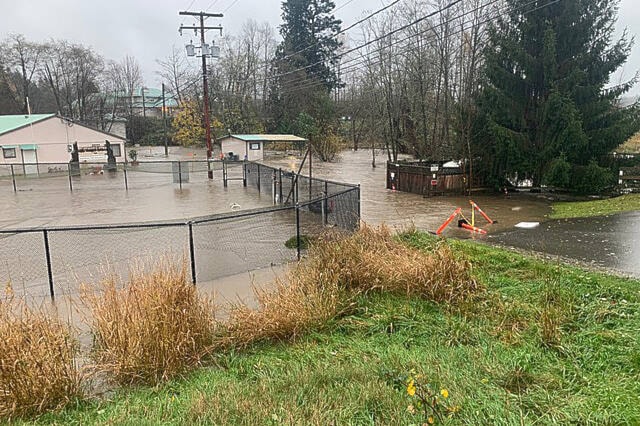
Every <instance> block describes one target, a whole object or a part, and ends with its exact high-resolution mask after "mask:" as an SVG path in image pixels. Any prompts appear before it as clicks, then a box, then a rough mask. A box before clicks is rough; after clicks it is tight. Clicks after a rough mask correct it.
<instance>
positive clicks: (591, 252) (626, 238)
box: [0, 147, 640, 299]
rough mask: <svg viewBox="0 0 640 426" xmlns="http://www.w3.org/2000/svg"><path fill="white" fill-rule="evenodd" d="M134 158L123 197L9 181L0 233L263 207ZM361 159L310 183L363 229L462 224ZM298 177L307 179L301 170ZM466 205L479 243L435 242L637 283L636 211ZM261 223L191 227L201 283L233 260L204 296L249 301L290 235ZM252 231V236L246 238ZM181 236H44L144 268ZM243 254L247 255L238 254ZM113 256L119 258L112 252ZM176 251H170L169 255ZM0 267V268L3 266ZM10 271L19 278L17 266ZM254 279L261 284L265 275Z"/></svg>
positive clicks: (195, 176)
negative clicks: (352, 203)
mask: <svg viewBox="0 0 640 426" xmlns="http://www.w3.org/2000/svg"><path fill="white" fill-rule="evenodd" d="M138 152H139V156H140V157H139V159H140V160H141V163H142V165H141V167H140V169H139V171H137V172H130V173H129V175H128V185H129V190H125V189H124V180H123V176H122V173H121V172H119V173H117V174H116V175H115V176H110V175H83V176H81V177H80V178H76V179H75V180H74V182H73V188H74V190H73V192H71V191H70V190H69V186H68V185H69V182H68V177H65V176H62V177H51V178H43V179H31V180H22V181H20V182H18V187H19V189H20V190H19V191H18V192H17V193H14V192H13V189H12V187H11V183H10V182H7V181H0V193H2V194H3V198H2V202H1V203H0V228H30V227H40V226H57V225H87V224H108V223H126V222H146V221H164V220H184V219H186V218H190V217H197V216H205V215H210V214H214V213H224V212H230V211H237V210H238V206H239V208H240V209H242V210H244V209H251V208H256V207H267V206H271V205H272V200H271V197H270V196H264V195H262V196H260V194H259V193H258V191H257V190H256V189H254V188H251V187H247V188H244V187H243V186H242V183H241V182H240V181H231V182H229V186H228V187H227V188H224V187H223V185H222V172H221V171H220V170H215V171H214V179H213V180H212V181H209V180H207V179H206V173H205V172H203V171H196V170H193V171H192V172H191V174H190V182H189V183H184V184H183V187H182V189H180V188H179V185H178V184H175V183H172V174H171V170H160V169H153V168H152V167H147V166H145V165H144V161H145V160H162V159H164V156H163V155H162V148H144V149H139V150H138ZM194 154H195V155H194ZM371 155H372V153H371V151H370V150H360V151H357V152H353V151H345V152H343V153H341V155H340V156H339V158H337V159H336V161H334V162H330V163H322V162H320V161H317V160H315V161H314V162H313V170H312V174H313V176H314V177H321V178H325V179H330V180H333V181H338V182H346V183H353V184H360V188H361V213H362V219H363V220H364V221H365V222H366V223H369V224H371V225H379V224H382V223H386V224H387V225H389V226H391V227H393V228H395V229H397V230H402V229H408V228H410V227H415V228H416V229H418V230H423V231H431V232H434V231H435V230H437V229H438V227H439V226H440V225H441V224H442V223H443V222H444V221H445V220H446V219H447V218H448V217H449V215H451V214H452V213H453V211H454V210H455V209H456V208H458V207H461V208H462V209H463V214H464V215H465V217H466V218H467V219H468V220H471V211H472V209H471V206H470V204H469V197H462V196H459V197H432V198H425V197H423V196H420V195H416V194H407V193H401V192H395V191H391V190H387V189H386V188H385V182H386V165H385V162H386V158H385V157H384V156H382V155H381V152H378V155H377V159H376V160H377V167H376V168H373V167H372V166H371ZM169 158H170V159H183V160H184V159H194V158H196V159H202V158H204V152H203V151H193V150H186V149H179V148H173V147H172V148H171V152H170V157H169ZM265 163H267V164H268V165H271V166H275V167H281V168H282V169H283V170H285V171H290V170H297V169H298V167H299V164H300V158H297V157H295V156H284V157H279V158H270V159H268V160H267V161H265ZM302 173H303V174H305V175H308V174H309V169H308V164H307V165H305V167H304V168H303V170H302ZM230 175H231V176H232V177H238V176H241V175H242V171H241V169H240V168H237V169H235V170H231V171H230ZM472 199H473V201H475V202H476V203H477V204H478V205H479V206H480V207H481V208H482V209H483V211H484V212H486V214H487V215H488V216H489V217H490V218H491V219H493V220H494V221H496V223H494V224H491V225H489V224H487V223H486V221H485V220H484V219H483V218H482V217H481V216H480V215H478V214H476V215H475V224H476V226H478V227H480V228H482V229H484V230H486V231H487V235H478V234H472V233H469V232H467V231H465V230H463V229H461V228H458V227H457V226H456V225H457V223H456V221H454V222H452V223H451V225H449V227H448V228H447V229H445V231H444V232H443V235H444V236H446V237H451V238H473V239H477V240H480V241H486V242H489V243H497V244H500V245H504V246H512V247H519V248H524V249H528V250H536V251H540V252H544V253H548V254H551V255H553V256H562V257H563V258H569V259H575V260H577V261H580V262H586V263H590V264H594V265H597V266H600V267H604V268H608V269H614V270H617V271H620V272H622V273H626V274H629V275H634V276H640V271H639V268H640V267H639V263H640V262H638V259H640V243H639V241H640V238H638V237H639V235H638V229H640V213H638V212H635V213H629V214H625V215H615V216H610V217H607V218H598V219H579V220H571V221H545V220H546V216H547V215H548V214H549V213H550V211H551V208H550V203H551V201H550V200H549V199H548V198H547V197H545V196H544V195H539V194H538V195H536V194H526V193H517V194H512V195H510V196H508V197H505V196H503V195H498V196H487V195H474V196H473V197H472ZM270 220H271V221H273V220H275V221H276V222H277V223H278V224H281V222H282V224H285V223H290V221H288V222H287V221H286V220H285V221H278V220H279V219H278V218H276V217H274V218H272V219H262V218H255V219H246V220H244V221H237V222H235V223H229V224H226V223H221V224H220V225H219V226H218V227H216V226H213V225H211V226H206V227H205V226H203V227H202V228H199V229H195V228H194V230H195V231H196V233H195V240H196V252H197V253H198V256H200V257H198V259H197V262H196V264H197V268H198V271H202V275H206V272H207V271H211V270H214V269H216V270H218V269H220V268H222V267H223V266H221V265H220V262H221V261H222V260H225V259H226V260H229V259H233V262H232V263H233V266H234V268H235V269H233V268H232V269H233V270H231V269H229V270H228V274H227V275H228V276H227V277H226V278H225V280H224V282H222V281H219V280H216V281H215V282H213V283H208V284H207V285H205V286H204V287H205V288H207V289H215V290H216V291H217V292H218V291H219V292H222V293H223V294H224V297H223V298H224V299H229V298H232V296H233V295H234V294H236V295H238V296H240V297H241V298H245V297H249V298H250V294H251V290H250V287H251V280H252V279H251V276H250V275H249V274H248V272H247V271H248V269H249V268H250V267H251V266H250V265H251V262H252V259H254V260H253V261H255V259H256V256H262V255H264V256H272V255H273V253H274V251H273V250H276V249H277V250H282V251H284V249H283V248H282V246H283V244H282V242H281V241H280V239H281V238H280V237H282V236H283V235H280V234H283V232H284V234H287V235H285V237H289V236H290V235H293V233H292V232H293V231H291V230H289V229H288V228H286V226H285V225H282V226H283V227H284V228H286V229H285V231H279V230H278V229H280V228H278V227H276V226H275V225H274V224H275V223H276V222H270ZM519 222H542V224H541V226H539V227H538V228H535V229H532V230H520V229H516V228H515V225H516V224H517V223H519ZM284 228H283V229H284ZM256 229H258V230H259V232H256ZM183 231H184V230H183ZM183 231H180V233H176V234H175V235H173V236H172V235H171V234H168V233H166V232H164V231H162V232H161V231H158V230H156V231H148V232H147V233H145V234H144V235H146V236H145V237H144V238H134V236H132V235H131V234H132V233H131V232H128V233H122V234H116V233H102V234H96V235H90V234H87V235H85V234H82V235H78V236H75V237H74V239H73V240H72V241H71V240H69V241H67V240H60V241H56V240H55V236H54V237H53V238H54V240H53V241H52V244H53V245H54V246H57V247H70V249H69V251H70V254H73V255H75V256H80V257H81V256H85V255H86V256H88V255H89V253H102V252H108V251H109V250H110V248H111V252H115V255H116V256H117V255H119V256H120V259H117V260H119V261H121V262H126V261H127V253H129V251H130V250H134V251H136V252H141V254H145V255H147V258H148V259H149V258H155V257H157V255H158V251H162V250H165V251H166V250H171V248H172V247H173V246H176V247H178V246H179V247H183V245H184V241H185V238H186V237H185V235H186V234H184V232H183ZM140 235H142V234H140ZM221 235H227V236H228V238H227V239H228V240H229V241H231V242H232V244H220V243H216V241H219V240H220V236H221ZM32 239H33V241H31V240H29V242H30V244H31V245H32V246H33V247H36V249H30V248H28V247H27V248H25V249H24V251H23V252H21V253H17V254H18V255H19V258H20V259H19V262H27V261H29V259H31V258H32V257H33V258H35V257H37V258H38V259H40V258H41V257H42V255H41V254H40V252H41V251H42V247H41V246H42V239H41V236H38V235H36V234H33V238H32ZM149 240H153V241H154V242H156V244H155V246H157V247H156V248H155V249H153V250H151V249H150V248H149V247H148V244H147V243H148V241H149ZM69 244H71V245H69ZM145 244H147V245H146V246H145ZM265 244H266V245H265ZM248 245H250V246H251V247H252V248H251V249H248V248H247V246H248ZM25 247H26V246H25ZM116 247H121V248H122V249H121V250H120V249H119V250H115V248H116ZM145 247H146V248H145ZM179 247H178V248H177V249H176V250H177V251H179ZM0 248H2V247H0ZM254 248H255V249H254ZM177 251H174V254H176V252H177ZM0 252H2V251H1V250H0ZM58 252H59V250H58ZM10 254H11V253H10ZM14 254H15V253H14ZM278 255H279V256H280V257H282V258H285V257H291V256H292V253H284V252H283V253H279V254H278ZM58 258H60V259H61V261H64V253H62V254H59V255H57V257H56V256H54V260H56V259H58ZM202 259H204V261H203V260H202ZM40 260H41V259H40ZM262 260H265V259H262ZM0 261H2V262H5V261H6V259H0ZM87 261H88V262H89V261H90V262H93V263H92V264H95V268H96V270H97V268H98V267H99V266H100V265H99V263H100V261H99V259H95V262H94V259H88V260H87ZM263 264H264V263H263ZM266 264H267V265H268V264H269V263H268V262H267V263H266ZM25 265H26V264H25ZM43 267H44V266H43V264H42V262H41V261H40V262H39V265H38V268H39V269H38V270H34V271H33V272H32V273H33V274H34V275H37V276H39V277H40V276H42V277H45V278H46V270H45V271H43V270H42V268H43ZM20 268H21V269H28V268H23V267H22V266H21V267H20ZM54 269H55V268H54ZM243 271H244V272H243ZM267 271H268V270H267ZM27 272H29V271H27ZM75 272H76V273H77V271H75ZM199 273H200V272H199ZM56 274H58V275H62V274H66V275H65V276H69V277H71V275H72V274H71V272H70V271H66V270H62V269H61V270H59V271H57V270H54V275H56ZM262 276H263V277H264V276H271V275H270V273H267V274H263V275H262ZM203 281H206V280H203ZM43 289H44V292H43V294H42V296H43V297H46V294H47V291H46V287H43ZM234 290H235V293H234Z"/></svg>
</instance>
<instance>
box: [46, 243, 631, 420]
mask: <svg viewBox="0 0 640 426" xmlns="http://www.w3.org/2000/svg"><path fill="white" fill-rule="evenodd" d="M403 239H404V240H405V241H406V242H407V243H408V244H410V245H412V246H415V247H419V248H421V249H430V248H431V247H433V245H434V242H435V240H434V238H433V237H431V236H429V235H426V234H421V233H412V234H408V235H405V236H404V237H403ZM451 245H452V246H453V247H454V249H455V250H456V251H458V252H459V253H463V254H464V255H466V256H468V257H469V259H470V260H471V261H472V264H473V265H474V274H475V275H476V277H477V278H478V280H480V281H481V282H482V283H484V284H485V285H486V286H487V291H486V293H485V294H483V295H482V297H480V298H477V299H476V300H474V301H473V302H469V303H466V304H463V305H461V306H458V307H455V308H453V307H447V306H443V305H437V304H434V303H432V302H427V301H424V300H420V299H408V298H406V297H401V296H392V295H388V294H387V295H385V294H369V295H366V296H361V297H360V298H359V299H358V300H357V305H356V307H355V309H354V311H353V312H352V313H351V314H350V315H348V316H345V317H342V318H340V319H338V320H335V321H333V322H332V323H331V324H329V325H328V327H326V328H324V329H325V330H331V331H330V332H322V333H320V332H318V333H311V334H309V335H307V336H305V337H304V338H302V339H299V340H298V341H296V342H295V343H291V344H268V345H267V344H265V345H260V346H254V347H252V348H251V349H250V350H248V351H244V352H239V353H227V354H224V355H220V356H218V357H216V358H215V359H214V360H213V362H212V366H211V367H209V368H206V369H201V370H199V371H197V372H195V373H193V374H192V375H190V376H188V377H186V378H184V379H182V380H177V381H172V382H169V383H167V384H165V385H162V386H159V387H155V388H129V389H121V390H118V391H116V392H115V394H113V395H112V396H110V397H109V398H107V399H103V400H97V401H94V402H84V403H81V404H79V405H78V406H77V407H73V408H69V409H67V410H66V411H64V412H61V413H56V414H49V415H46V416H43V417H41V418H39V419H37V420H36V422H37V423H43V424H44V423H46V424H49V423H53V424H83V425H84V424H125V425H126V424H129V425H145V424H148V425H155V424H176V425H177V424H246V425H262V424H264V425H271V424H274V425H275V424H318V425H327V424H341V425H342V424H358V425H359V424H362V425H369V424H399V425H403V424H406V425H409V424H422V423H423V422H424V421H425V419H424V418H422V417H420V416H419V414H411V413H410V412H409V411H408V410H407V407H408V406H409V405H410V404H413V403H414V401H413V400H411V398H410V397H409V396H408V395H407V394H406V392H403V391H402V390H398V389H396V388H395V387H394V383H393V382H392V381H391V380H390V379H389V377H392V376H398V375H405V374H409V373H410V372H413V373H414V374H422V375H423V376H424V378H425V379H424V380H427V381H428V382H429V383H430V384H432V386H433V387H434V389H439V388H446V389H448V390H449V393H450V398H449V400H450V402H451V404H454V405H458V406H460V411H459V412H458V413H456V414H455V415H453V416H452V417H451V418H450V419H449V420H448V421H447V423H448V424H505V425H506V424H533V423H538V424H554V423H564V424H568V423H571V424H594V425H595V424H638V423H640V410H638V407H639V406H640V396H639V395H640V333H639V332H638V330H640V282H639V281H635V280H628V279H622V278H617V277H613V276H607V275H603V274H599V273H591V272H585V271H583V270H580V269H577V268H573V267H567V266H561V265H557V264H554V263H545V262H542V261H539V260H536V259H533V258H528V257H523V256H521V255H519V254H515V253H513V252H509V251H506V250H501V249H495V248H491V247H486V246H483V245H478V244H474V243H470V242H457V241H454V242H451ZM543 318H546V319H547V321H546V322H545V321H542V319H543Z"/></svg>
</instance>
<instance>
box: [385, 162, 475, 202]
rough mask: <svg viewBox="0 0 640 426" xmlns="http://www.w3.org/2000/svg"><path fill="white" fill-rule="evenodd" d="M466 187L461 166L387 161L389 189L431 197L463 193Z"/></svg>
mask: <svg viewBox="0 0 640 426" xmlns="http://www.w3.org/2000/svg"><path fill="white" fill-rule="evenodd" d="M465 188H466V176H465V174H464V172H463V171H461V170H460V169H459V168H453V169H452V168H443V167H442V166H441V165H440V164H438V167H437V168H436V167H435V165H434V166H430V165H424V164H421V165H417V164H406V163H387V189H394V190H396V191H402V192H410V193H412V194H420V195H424V196H427V197H431V196H434V195H463V194H464V193H465Z"/></svg>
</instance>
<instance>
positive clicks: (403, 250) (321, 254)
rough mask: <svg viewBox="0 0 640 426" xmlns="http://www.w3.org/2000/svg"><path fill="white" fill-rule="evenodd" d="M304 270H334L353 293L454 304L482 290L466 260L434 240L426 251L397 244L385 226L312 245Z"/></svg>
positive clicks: (366, 229)
mask: <svg viewBox="0 0 640 426" xmlns="http://www.w3.org/2000/svg"><path fill="white" fill-rule="evenodd" d="M307 264H308V267H307V268H306V269H305V270H310V269H322V270H327V269H329V270H332V271H336V272H337V274H338V275H337V278H338V280H339V283H340V285H341V286H343V287H344V288H345V289H346V290H350V291H355V292H365V293H366V292H369V291H381V292H391V293H394V294H402V295H407V296H418V297H422V298H424V299H427V300H431V301H434V302H441V303H457V302H460V301H462V300H465V299H467V298H469V297H470V296H471V295H473V294H475V293H477V292H479V291H480V290H481V289H482V288H481V286H480V285H479V284H478V283H477V282H476V280H475V279H473V277H472V276H471V265H470V263H469V262H468V261H466V260H464V259H460V258H458V257H457V256H455V255H454V253H453V252H452V250H451V248H450V247H449V246H448V245H447V244H446V243H445V242H440V243H439V244H437V246H436V247H435V248H434V250H433V252H431V253H426V252H423V251H420V250H416V249H414V248H411V247H408V246H407V245H405V244H403V243H402V242H400V241H399V240H398V239H396V238H395V237H394V236H393V235H392V234H391V231H390V230H389V228H387V227H385V226H381V227H379V228H371V227H368V226H366V225H364V226H363V227H362V228H361V229H360V230H359V231H358V232H356V233H355V234H353V235H352V236H350V237H348V238H343V239H338V240H336V241H328V242H325V243H324V244H319V245H317V246H314V247H312V250H311V251H310V253H309V255H308V259H307Z"/></svg>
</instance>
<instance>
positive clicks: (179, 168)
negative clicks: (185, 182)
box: [178, 161, 182, 191]
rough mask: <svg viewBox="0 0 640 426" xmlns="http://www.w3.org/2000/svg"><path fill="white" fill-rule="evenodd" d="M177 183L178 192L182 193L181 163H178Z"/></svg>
mask: <svg viewBox="0 0 640 426" xmlns="http://www.w3.org/2000/svg"><path fill="white" fill-rule="evenodd" d="M178 181H179V182H180V191H182V161H178Z"/></svg>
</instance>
